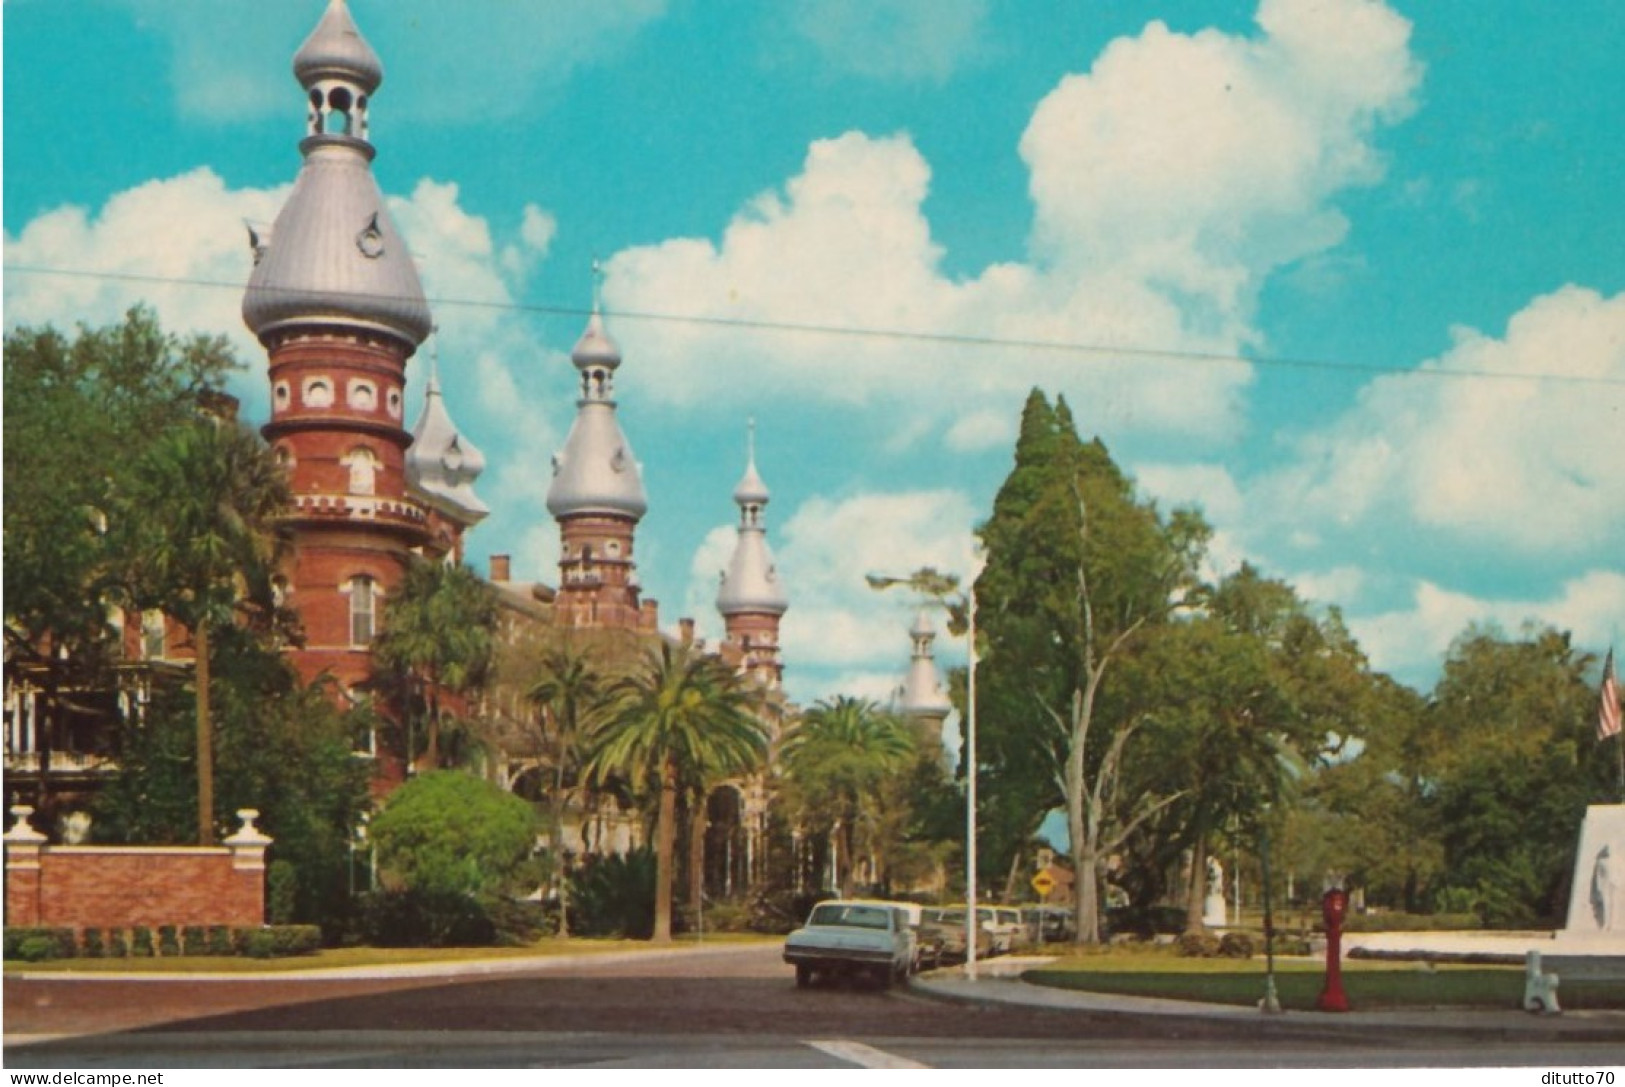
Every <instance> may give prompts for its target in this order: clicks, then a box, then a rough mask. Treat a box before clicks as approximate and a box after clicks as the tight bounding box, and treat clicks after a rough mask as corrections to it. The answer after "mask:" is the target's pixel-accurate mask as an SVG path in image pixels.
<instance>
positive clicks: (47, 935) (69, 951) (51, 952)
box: [5, 926, 77, 962]
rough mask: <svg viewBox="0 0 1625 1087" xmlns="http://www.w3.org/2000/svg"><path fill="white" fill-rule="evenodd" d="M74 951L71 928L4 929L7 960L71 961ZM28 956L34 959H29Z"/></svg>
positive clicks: (35, 927) (31, 927)
mask: <svg viewBox="0 0 1625 1087" xmlns="http://www.w3.org/2000/svg"><path fill="white" fill-rule="evenodd" d="M25 947H26V948H27V953H26V954H25V950H24V949H25ZM76 950H77V948H76V946H75V943H74V938H73V929H71V928H46V927H43V926H27V927H19V928H8V929H6V935H5V956H6V958H8V959H22V960H23V961H24V962H39V961H41V960H42V959H71V958H73V956H74V952H75V951H76ZM29 955H33V956H35V957H33V958H29V957H28V956H29Z"/></svg>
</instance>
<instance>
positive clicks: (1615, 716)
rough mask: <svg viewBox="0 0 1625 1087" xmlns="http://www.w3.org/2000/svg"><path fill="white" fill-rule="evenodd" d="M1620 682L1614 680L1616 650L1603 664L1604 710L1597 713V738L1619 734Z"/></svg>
mask: <svg viewBox="0 0 1625 1087" xmlns="http://www.w3.org/2000/svg"><path fill="white" fill-rule="evenodd" d="M1619 725H1620V722H1619V684H1618V683H1617V682H1616V681H1615V680H1614V651H1613V650H1612V649H1610V650H1609V651H1608V659H1607V660H1606V661H1604V662H1603V666H1602V710H1601V712H1600V713H1598V715H1597V739H1599V740H1606V739H1608V737H1610V736H1616V735H1618V734H1619Z"/></svg>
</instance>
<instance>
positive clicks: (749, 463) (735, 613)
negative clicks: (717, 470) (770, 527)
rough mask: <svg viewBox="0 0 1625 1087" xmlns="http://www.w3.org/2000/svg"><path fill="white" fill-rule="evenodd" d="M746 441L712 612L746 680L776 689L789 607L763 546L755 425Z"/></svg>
mask: <svg viewBox="0 0 1625 1087" xmlns="http://www.w3.org/2000/svg"><path fill="white" fill-rule="evenodd" d="M745 441H746V444H745V475H744V477H743V478H742V479H740V481H739V485H738V486H737V487H735V488H734V494H733V499H734V502H735V503H736V504H737V505H738V506H739V539H738V542H737V543H736V544H735V545H734V553H733V559H732V560H731V561H730V562H729V563H728V569H727V570H726V571H725V572H724V573H723V575H722V585H721V587H720V588H719V589H718V590H717V611H719V612H721V613H722V619H723V625H724V626H725V628H726V630H727V633H726V635H725V636H724V638H723V647H724V651H725V652H727V653H729V654H730V655H732V656H733V657H735V659H737V660H738V662H739V666H740V669H741V670H742V671H744V672H745V673H746V674H747V675H751V676H755V677H756V678H757V679H759V680H761V681H762V682H763V683H764V684H766V685H767V686H769V687H777V686H778V685H779V682H780V680H781V678H782V676H783V672H784V665H783V662H782V661H781V660H780V658H779V620H780V619H781V618H782V617H783V615H784V613H785V612H786V611H787V610H789V607H790V604H789V600H788V599H787V598H786V596H785V593H784V586H783V584H782V583H781V582H780V580H779V572H778V568H777V567H776V566H775V565H774V563H773V553H772V551H771V550H770V549H769V548H768V546H767V529H766V527H765V525H764V523H763V517H762V511H763V509H764V508H765V507H766V506H767V503H768V499H769V498H770V495H769V493H768V489H767V485H766V484H765V483H763V482H762V477H761V475H760V474H758V473H757V471H756V421H755V420H754V419H752V420H750V423H749V426H748V428H747V430H746V440H745Z"/></svg>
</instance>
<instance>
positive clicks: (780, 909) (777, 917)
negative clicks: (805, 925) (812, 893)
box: [745, 889, 810, 936]
mask: <svg viewBox="0 0 1625 1087" xmlns="http://www.w3.org/2000/svg"><path fill="white" fill-rule="evenodd" d="M800 905H801V903H800V901H799V900H798V897H797V895H796V893H795V892H794V891H788V890H782V889H781V890H775V891H769V890H760V891H756V892H754V893H752V894H751V896H750V898H749V900H748V901H747V902H746V903H745V910H746V914H747V916H746V919H745V925H746V927H747V928H748V929H749V930H750V931H751V932H765V933H768V934H770V935H774V936H782V935H784V934H785V933H788V932H790V931H791V930H793V929H795V928H796V927H797V926H798V925H800V924H801V922H802V920H803V919H805V918H806V916H807V913H808V912H809V911H808V910H802V909H798V907H799V906H800ZM809 909H810V908H809Z"/></svg>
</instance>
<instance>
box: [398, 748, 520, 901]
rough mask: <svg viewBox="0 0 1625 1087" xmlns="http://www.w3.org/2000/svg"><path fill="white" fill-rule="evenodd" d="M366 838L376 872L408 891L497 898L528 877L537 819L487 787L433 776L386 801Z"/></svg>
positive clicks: (445, 774) (454, 774) (458, 777)
mask: <svg viewBox="0 0 1625 1087" xmlns="http://www.w3.org/2000/svg"><path fill="white" fill-rule="evenodd" d="M371 835H372V840H373V842H374V843H375V844H376V845H377V848H378V863H379V865H380V866H382V867H383V868H385V869H387V870H388V871H389V872H391V873H393V874H394V875H395V876H397V877H399V879H400V881H401V882H402V883H403V884H405V885H406V886H407V887H409V888H412V889H415V890H419V891H424V892H430V893H433V894H438V895H445V896H450V895H464V896H466V895H475V894H498V893H503V892H506V891H508V890H510V889H511V888H512V887H515V886H517V885H518V884H519V883H520V882H522V881H523V880H524V879H526V878H528V877H529V875H530V873H529V872H528V870H527V866H526V861H527V860H528V859H529V857H530V853H531V850H532V849H533V848H534V846H535V842H536V811H535V809H534V808H533V807H532V806H531V805H530V804H528V803H526V802H525V801H523V800H521V799H520V798H519V797H517V796H514V795H513V794H512V793H510V792H508V791H507V790H505V789H501V788H498V787H497V786H495V785H493V784H491V783H490V782H488V781H485V780H482V779H480V778H477V777H474V776H472V775H470V774H465V773H461V772H459V771H455V770H437V771H434V772H433V773H428V774H421V775H419V776H417V777H414V778H413V779H412V780H411V781H409V782H407V783H406V784H405V785H403V786H401V787H400V788H399V789H397V790H395V792H393V793H392V794H390V797H389V800H388V802H387V803H385V805H384V809H383V810H382V811H380V812H379V813H378V815H377V817H376V818H375V819H373V821H372V831H371ZM447 901H449V898H448V899H447Z"/></svg>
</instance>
